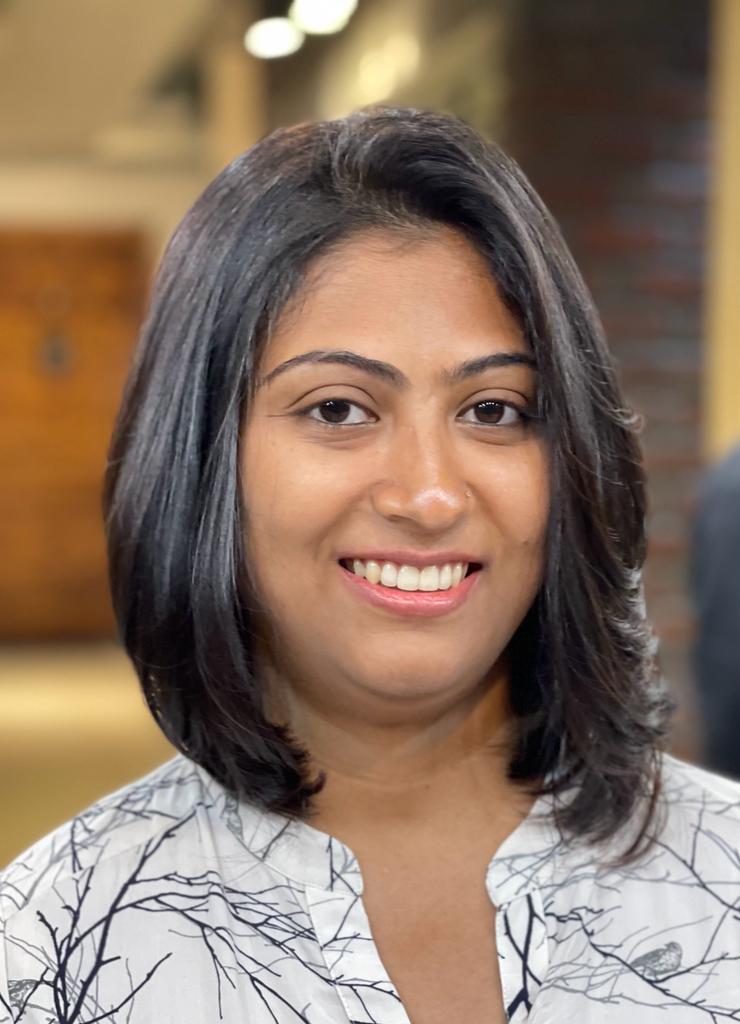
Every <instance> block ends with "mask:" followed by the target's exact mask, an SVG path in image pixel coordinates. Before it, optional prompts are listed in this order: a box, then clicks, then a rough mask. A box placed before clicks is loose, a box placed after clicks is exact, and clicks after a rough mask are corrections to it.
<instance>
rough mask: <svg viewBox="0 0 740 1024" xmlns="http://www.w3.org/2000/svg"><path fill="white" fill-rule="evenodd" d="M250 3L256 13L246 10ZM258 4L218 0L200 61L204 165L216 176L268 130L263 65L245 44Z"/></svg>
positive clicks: (254, 19)
mask: <svg viewBox="0 0 740 1024" xmlns="http://www.w3.org/2000/svg"><path fill="white" fill-rule="evenodd" d="M250 6H253V7H254V12H253V13H252V14H250ZM257 6H258V5H257V4H256V3H254V4H253V5H250V4H247V3H244V2H242V0H220V3H219V5H218V10H217V12H216V17H215V19H214V24H213V29H212V31H211V33H210V38H209V40H208V43H207V46H206V50H205V56H204V60H203V79H204V102H205V112H204V113H205V128H206V131H205V140H206V154H205V157H206V165H207V166H206V169H207V172H208V174H209V176H212V175H215V174H217V173H218V171H220V170H221V169H222V168H223V167H224V166H225V165H226V164H227V163H229V161H230V160H232V159H233V158H234V157H235V156H237V155H238V154H239V153H241V152H242V151H243V150H245V149H247V147H248V146H251V145H252V143H254V142H256V141H257V139H259V138H261V136H262V135H264V134H265V132H266V130H267V119H266V111H265V89H266V84H265V64H264V61H261V60H258V59H257V58H256V57H252V56H251V55H250V54H249V53H247V51H246V50H245V48H244V33H245V31H246V30H247V28H248V27H249V25H250V24H251V23H252V22H253V21H256V20H257V17H258V16H259V15H258V14H257V13H256V10H257Z"/></svg>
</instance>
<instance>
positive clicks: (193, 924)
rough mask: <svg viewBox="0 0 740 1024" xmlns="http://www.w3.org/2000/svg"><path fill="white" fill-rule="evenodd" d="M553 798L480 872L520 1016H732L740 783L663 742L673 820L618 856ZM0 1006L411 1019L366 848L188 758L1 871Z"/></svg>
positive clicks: (335, 1022) (126, 1018)
mask: <svg viewBox="0 0 740 1024" xmlns="http://www.w3.org/2000/svg"><path fill="white" fill-rule="evenodd" d="M551 800H552V798H551V797H541V798H539V799H538V800H537V801H536V803H535V804H534V806H533V807H532V810H531V812H530V814H529V815H528V817H527V818H526V819H525V820H524V821H523V822H522V823H521V825H519V826H518V827H517V828H516V829H515V831H514V832H513V833H512V834H511V835H510V836H509V837H508V838H507V839H506V840H505V841H504V843H503V844H502V846H501V847H500V848H499V849H498V851H497V852H496V854H495V856H493V858H492V860H491V862H490V865H489V867H488V870H487V873H486V876H485V887H486V890H487V892H488V895H489V897H490V899H491V900H492V902H493V904H494V905H495V906H496V907H497V908H498V912H497V914H496V948H497V952H498V959H499V969H500V974H501V979H502V985H503V993H504V1005H505V1010H506V1014H507V1016H508V1019H509V1020H510V1021H511V1022H514V1024H524V1022H527V1024H562V1022H567V1024H571V1022H578V1024H617V1022H618V1024H624V1022H625V1021H628V1022H629V1024H653V1022H655V1024H658V1022H660V1024H666V1022H668V1021H670V1024H700V1022H709V1024H714V1022H720V1021H740V852H739V851H738V847H739V846H740V785H738V784H736V783H734V782H730V781H729V780H727V779H724V778H722V777H720V776H716V775H712V774H709V773H708V772H705V771H702V770H700V769H698V768H694V767H691V766H689V765H687V764H684V763H683V762H681V761H678V760H676V759H675V758H672V757H666V758H665V759H664V804H665V806H664V811H665V813H664V824H663V825H662V826H661V830H660V831H659V833H658V837H657V839H656V840H655V842H654V844H653V845H652V848H651V849H650V850H649V851H648V852H647V853H646V854H645V855H644V856H642V858H641V859H640V860H639V861H637V862H635V863H633V864H631V865H629V866H627V867H624V868H615V867H608V866H603V865H601V866H600V863H601V859H600V858H599V857H597V856H596V855H595V854H594V851H593V850H592V849H589V848H586V847H585V846H584V845H583V844H582V843H574V842H571V843H568V842H566V841H565V840H564V838H563V837H562V836H561V835H560V834H559V833H558V831H557V830H556V828H555V827H554V824H553V822H552V814H551V813H550V812H551V810H552V804H551ZM621 838H622V839H624V836H622V837H621ZM460 870H461V871H464V870H465V866H464V864H461V865H460ZM499 1012H500V1009H499ZM492 1016H493V1009H492ZM0 1021H1V1022H2V1024H7V1022H9V1021H14V1022H23V1024H52V1022H53V1024H72V1022H79V1024H95V1022H97V1021H112V1022H116V1024H214V1022H217V1021H226V1022H227V1024H275V1022H280V1024H293V1022H299V1021H304V1022H308V1024H350V1022H351V1024H409V1018H408V1016H407V1013H406V1011H405V1009H404V1006H403V1004H402V1003H401V1001H400V999H399V996H398V993H397V992H396V990H395V988H394V984H393V981H392V979H391V978H390V977H389V975H388V973H387V971H386V968H385V966H384V965H383V963H382V961H381V959H380V956H379V953H378V950H377V948H376V946H375V943H374V941H373V937H372V934H371V931H370V926H369V924H368V918H367V916H366V913H365V909H364V906H363V902H362V876H361V873H360V869H359V866H358V863H357V860H356V859H355V856H354V854H353V853H352V851H351V850H350V849H349V848H348V847H347V846H345V845H344V844H343V843H341V842H340V841H338V840H337V839H336V838H333V837H332V836H329V835H327V834H326V833H324V832H321V831H319V830H318V829H316V828H314V827H313V826H311V825H309V824H307V823H305V822H300V821H299V822H292V821H291V820H290V819H288V818H285V817H283V816H281V815H278V814H274V813H263V812H262V811H261V810H259V809H258V808H257V807H256V806H254V805H251V804H248V803H244V802H238V801H237V800H236V799H235V798H234V797H233V796H231V795H230V794H229V793H228V791H226V790H225V789H224V788H223V787H221V786H220V785H219V784H218V783H216V782H215V781H214V780H213V779H212V778H211V777H210V776H209V775H208V774H207V773H206V772H205V771H204V770H203V769H201V768H199V767H197V766H196V765H194V764H193V763H192V762H190V761H189V760H187V759H186V758H184V757H182V756H181V755H178V756H176V757H174V758H173V759H172V760H170V761H168V762H167V763H166V764H164V765H162V766H161V767H159V768H158V769H156V770H155V771H154V772H152V773H151V774H149V775H147V776H146V777H144V778H142V779H140V780H138V781H136V782H134V783H132V784H130V785H127V786H125V787H124V788H122V789H120V790H118V791H117V792H115V793H112V794H110V795H109V796H107V797H104V798H103V799H102V800H100V801H98V802H97V803H95V804H93V805H92V806H91V807H90V808H89V809H88V810H86V811H84V812H83V813H82V814H80V815H79V816H78V817H76V818H74V819H73V820H72V821H70V822H68V823H67V824H66V825H63V826H62V827H60V828H58V829H57V830H56V831H54V832H53V833H51V834H50V835H48V836H46V837H45V838H44V839H42V840H40V841H39V842H38V843H36V844H35V845H34V846H32V847H31V848H30V850H28V851H27V852H26V853H25V854H24V855H22V856H21V857H19V858H18V859H17V860H15V861H14V862H13V863H12V864H11V865H10V866H9V867H8V868H6V869H5V871H4V872H2V873H0Z"/></svg>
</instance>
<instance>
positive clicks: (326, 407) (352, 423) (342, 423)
mask: <svg viewBox="0 0 740 1024" xmlns="http://www.w3.org/2000/svg"><path fill="white" fill-rule="evenodd" d="M348 409H356V410H358V411H359V412H360V413H364V412H365V410H364V409H363V408H362V406H361V405H358V403H357V402H350V400H349V399H348V398H327V399H325V400H324V401H323V402H317V403H316V405H311V406H309V407H308V408H307V409H303V411H302V412H301V413H299V415H301V416H305V417H306V418H307V419H309V420H314V422H316V423H321V424H322V425H323V426H325V427H332V426H333V427H346V426H349V427H357V426H361V425H362V424H363V423H366V422H368V421H367V420H363V419H359V420H358V419H357V417H356V416H355V418H354V419H348V418H347V410H348ZM312 413H317V415H316V416H314V415H312ZM318 413H321V414H322V415H326V416H327V419H321V418H320V417H319V416H318Z"/></svg>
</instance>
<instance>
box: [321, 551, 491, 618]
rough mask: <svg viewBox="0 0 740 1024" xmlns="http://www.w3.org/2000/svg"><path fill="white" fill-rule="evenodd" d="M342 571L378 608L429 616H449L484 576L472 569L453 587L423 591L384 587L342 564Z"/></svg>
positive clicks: (352, 586)
mask: <svg viewBox="0 0 740 1024" xmlns="http://www.w3.org/2000/svg"><path fill="white" fill-rule="evenodd" d="M407 564H408V563H407ZM339 571H340V572H341V574H342V578H343V579H344V580H345V582H346V583H347V586H348V587H350V589H351V590H352V593H353V594H356V595H357V596H358V597H363V598H365V600H366V601H369V602H370V604H374V605H375V606H376V607H377V608H385V609H386V610H387V611H391V612H395V613H396V614H397V615H419V616H423V617H425V618H434V617H435V616H437V615H447V614H448V613H449V612H452V611H454V610H455V609H456V608H459V607H460V606H461V605H462V604H464V602H465V601H466V600H467V598H468V595H469V594H470V593H471V591H472V590H473V588H474V587H475V586H476V581H477V579H478V577H479V576H480V575H481V572H480V571H478V572H472V573H470V575H469V576H466V577H465V578H464V579H462V580H461V581H460V582H459V583H458V585H457V586H456V587H452V588H451V589H450V590H436V591H433V592H431V593H429V592H424V591H420V590H417V591H413V590H411V591H410V590H396V588H395V587H384V586H383V585H382V584H380V583H368V581H367V580H366V579H364V578H363V577H362V576H357V575H356V574H355V573H353V572H352V571H351V570H349V569H345V568H344V566H342V565H340V566H339Z"/></svg>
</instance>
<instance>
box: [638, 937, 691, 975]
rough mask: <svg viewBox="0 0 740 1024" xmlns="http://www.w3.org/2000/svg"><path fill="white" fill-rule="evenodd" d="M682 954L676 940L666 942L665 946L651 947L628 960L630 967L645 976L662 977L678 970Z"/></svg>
mask: <svg viewBox="0 0 740 1024" xmlns="http://www.w3.org/2000/svg"><path fill="white" fill-rule="evenodd" d="M682 956H683V950H682V949H681V946H680V944H679V943H678V942H667V943H666V944H665V946H659V947H658V948H657V949H651V950H650V952H649V953H643V954H642V956H637V957H635V959H634V960H630V967H634V969H635V970H636V971H638V972H639V973H640V974H642V975H643V976H644V977H645V978H662V977H664V975H666V974H670V973H671V971H677V970H678V968H679V967H680V966H681V957H682Z"/></svg>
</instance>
